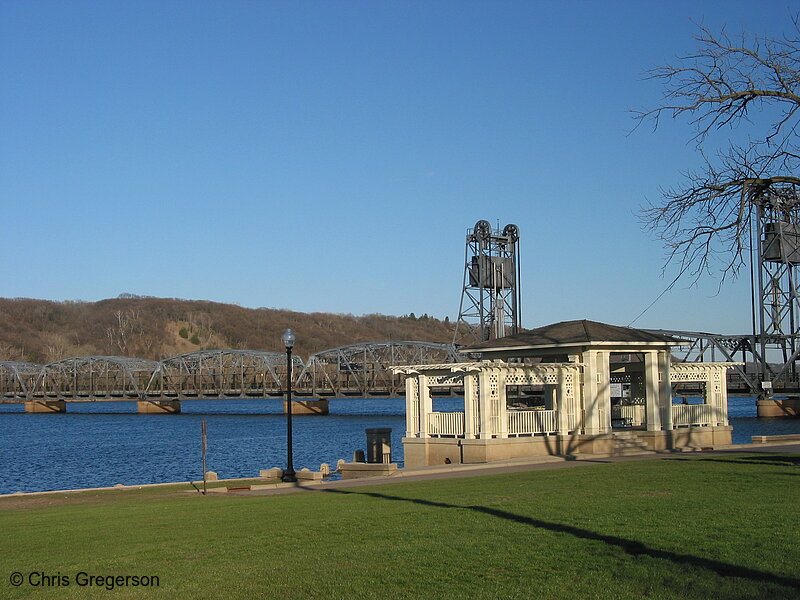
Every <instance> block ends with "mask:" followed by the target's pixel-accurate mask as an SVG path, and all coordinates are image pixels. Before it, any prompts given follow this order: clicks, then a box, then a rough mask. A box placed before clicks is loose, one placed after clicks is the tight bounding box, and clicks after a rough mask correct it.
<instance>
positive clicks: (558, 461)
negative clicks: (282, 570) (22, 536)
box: [0, 434, 800, 500]
mask: <svg viewBox="0 0 800 600" xmlns="http://www.w3.org/2000/svg"><path fill="white" fill-rule="evenodd" d="M757 437H758V438H761V439H763V440H764V441H759V442H751V443H748V444H730V445H725V446H716V447H714V448H712V449H709V450H700V449H697V450H694V451H692V450H689V451H683V452H664V453H642V454H635V455H630V456H611V455H607V454H586V455H580V456H578V457H563V456H552V455H551V456H537V457H530V458H518V459H512V460H506V461H498V462H492V463H474V464H450V465H436V466H429V467H417V468H403V469H398V470H397V471H395V472H394V474H392V475H389V476H385V475H378V476H375V477H365V478H359V479H335V480H327V481H325V480H322V481H300V482H297V483H283V482H280V481H274V480H272V481H271V480H269V479H266V478H260V477H258V476H255V477H236V478H230V479H216V480H214V481H213V482H210V483H213V484H219V483H241V482H243V481H254V482H255V481H257V482H259V483H254V484H252V487H251V490H252V492H255V493H258V492H262V493H263V492H270V491H292V490H298V491H299V490H313V489H320V488H325V487H329V486H332V485H345V486H346V485H370V484H378V483H389V482H394V481H398V480H400V481H402V480H410V479H412V478H413V479H428V478H431V479H433V478H437V477H457V476H459V475H462V476H471V475H481V474H488V473H481V471H484V472H509V471H524V470H531V469H535V468H559V467H563V466H572V465H576V464H592V463H597V462H598V461H602V462H604V463H608V462H621V461H624V460H643V459H659V458H664V457H670V456H675V455H676V454H698V453H702V454H717V453H731V452H747V451H753V450H755V451H758V452H764V451H768V450H769V449H770V448H776V447H784V446H790V447H791V446H797V447H798V448H797V451H798V452H800V434H798V435H775V436H757ZM772 438H775V439H772ZM792 450H794V448H792ZM198 483H200V484H202V480H200V481H199V482H198V481H172V482H164V483H143V484H132V485H124V484H116V485H113V486H104V487H94V488H75V489H66V490H46V491H39V492H12V493H9V494H0V500H3V499H6V498H27V497H31V496H48V495H59V494H83V493H91V492H108V491H112V492H113V491H132V490H141V489H153V488H159V487H170V486H180V485H186V486H191V485H192V484H195V485H197V484H198ZM181 491H188V492H192V493H197V492H196V490H193V489H192V490H181ZM208 492H209V493H215V494H216V493H232V494H247V493H252V492H248V491H236V492H228V490H227V487H226V486H224V485H223V486H215V487H209V488H208Z"/></svg>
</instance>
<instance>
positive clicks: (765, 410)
mask: <svg viewBox="0 0 800 600" xmlns="http://www.w3.org/2000/svg"><path fill="white" fill-rule="evenodd" d="M756 412H757V414H758V416H759V417H800V396H789V397H788V398H762V399H760V400H758V402H756Z"/></svg>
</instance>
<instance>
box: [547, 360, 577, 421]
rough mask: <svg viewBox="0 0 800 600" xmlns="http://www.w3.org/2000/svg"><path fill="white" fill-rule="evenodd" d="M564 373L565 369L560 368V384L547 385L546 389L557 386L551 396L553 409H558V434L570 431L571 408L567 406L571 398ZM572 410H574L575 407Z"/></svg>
mask: <svg viewBox="0 0 800 600" xmlns="http://www.w3.org/2000/svg"><path fill="white" fill-rule="evenodd" d="M564 375H565V372H564V369H563V368H561V369H559V370H558V385H555V386H546V387H545V390H546V391H547V389H548V388H555V389H553V390H551V391H552V392H555V393H554V394H552V396H551V402H552V403H553V406H552V409H553V410H555V411H556V415H557V416H558V435H567V432H568V431H569V423H568V422H567V411H569V410H570V408H569V407H568V406H567V404H568V400H569V399H568V398H567V385H566V382H565V381H564ZM572 410H574V407H573V408H572Z"/></svg>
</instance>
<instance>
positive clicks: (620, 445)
mask: <svg viewBox="0 0 800 600" xmlns="http://www.w3.org/2000/svg"><path fill="white" fill-rule="evenodd" d="M611 437H612V438H613V439H614V448H613V450H612V451H611V454H612V456H629V455H633V454H655V452H654V451H653V450H651V449H650V448H648V447H647V444H645V443H644V442H643V441H642V439H641V438H640V437H639V436H638V435H636V433H634V432H633V431H615V432H614V433H612V434H611Z"/></svg>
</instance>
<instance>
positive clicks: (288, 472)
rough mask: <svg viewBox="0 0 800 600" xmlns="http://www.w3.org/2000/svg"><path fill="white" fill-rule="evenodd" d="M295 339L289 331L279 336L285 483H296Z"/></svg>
mask: <svg viewBox="0 0 800 600" xmlns="http://www.w3.org/2000/svg"><path fill="white" fill-rule="evenodd" d="M295 339H297V336H295V334H294V332H293V331H292V330H291V329H287V330H286V331H285V332H284V333H283V335H282V336H281V340H282V341H283V345H284V347H285V348H286V469H285V470H284V471H283V477H281V480H282V481H285V482H296V481H297V474H296V473H295V471H294V462H293V460H292V347H293V346H294V341H295Z"/></svg>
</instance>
